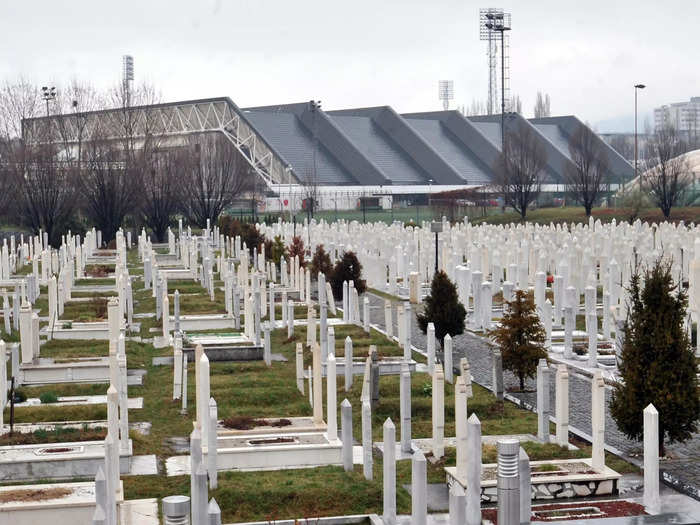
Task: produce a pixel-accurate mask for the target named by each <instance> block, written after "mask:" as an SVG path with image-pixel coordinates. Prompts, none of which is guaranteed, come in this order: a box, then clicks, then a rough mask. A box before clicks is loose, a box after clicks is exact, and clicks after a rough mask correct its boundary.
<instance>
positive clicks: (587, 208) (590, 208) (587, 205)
mask: <svg viewBox="0 0 700 525" xmlns="http://www.w3.org/2000/svg"><path fill="white" fill-rule="evenodd" d="M584 208H585V209H586V217H590V216H591V212H592V210H593V204H592V203H591V204H586V205H585V206H584Z"/></svg>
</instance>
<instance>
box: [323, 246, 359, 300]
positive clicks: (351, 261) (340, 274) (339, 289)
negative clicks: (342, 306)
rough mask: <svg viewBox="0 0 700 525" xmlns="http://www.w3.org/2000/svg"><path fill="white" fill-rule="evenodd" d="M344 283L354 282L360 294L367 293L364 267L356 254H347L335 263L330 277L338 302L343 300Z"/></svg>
mask: <svg viewBox="0 0 700 525" xmlns="http://www.w3.org/2000/svg"><path fill="white" fill-rule="evenodd" d="M343 281H353V282H354V284H355V288H356V289H357V293H358V294H363V293H365V290H366V289H367V285H366V284H365V281H364V280H363V279H362V265H361V264H360V261H359V260H358V259H357V256H356V255H355V253H354V252H345V253H343V257H342V258H341V259H340V260H339V261H338V262H336V263H335V266H334V267H333V271H332V272H331V275H330V282H331V289H332V290H333V297H335V298H336V299H337V300H340V299H342V298H343Z"/></svg>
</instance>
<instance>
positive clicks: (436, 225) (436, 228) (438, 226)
mask: <svg viewBox="0 0 700 525" xmlns="http://www.w3.org/2000/svg"><path fill="white" fill-rule="evenodd" d="M430 231H432V232H433V233H434V234H435V274H437V273H438V234H439V233H440V232H441V231H442V222H438V221H435V222H433V223H431V224H430Z"/></svg>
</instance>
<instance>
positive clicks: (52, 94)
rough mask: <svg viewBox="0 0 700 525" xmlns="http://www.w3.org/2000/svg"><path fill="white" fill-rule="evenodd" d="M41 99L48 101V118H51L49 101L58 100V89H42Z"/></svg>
mask: <svg viewBox="0 0 700 525" xmlns="http://www.w3.org/2000/svg"><path fill="white" fill-rule="evenodd" d="M41 98H43V99H44V100H45V101H46V116H47V117H48V116H49V101H50V100H55V99H56V88H55V87H53V86H51V87H48V86H44V87H42V88H41Z"/></svg>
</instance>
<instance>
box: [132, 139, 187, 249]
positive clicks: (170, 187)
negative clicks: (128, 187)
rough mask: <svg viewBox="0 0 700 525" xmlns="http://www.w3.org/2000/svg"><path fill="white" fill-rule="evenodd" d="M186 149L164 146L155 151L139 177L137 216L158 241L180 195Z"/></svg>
mask: <svg viewBox="0 0 700 525" xmlns="http://www.w3.org/2000/svg"><path fill="white" fill-rule="evenodd" d="M185 155H186V150H185V151H183V150H182V149H179V148H168V149H163V150H158V151H155V152H154V154H153V155H152V157H151V159H152V160H151V164H150V167H149V168H148V169H147V170H146V172H145V173H144V176H143V191H142V195H141V216H142V218H143V222H144V223H145V224H146V226H148V227H149V228H151V230H152V231H153V234H154V235H155V236H156V238H157V239H158V241H160V242H162V241H164V240H165V234H166V232H167V231H168V226H170V224H171V222H172V220H173V217H174V215H175V214H176V213H177V211H178V209H179V205H180V199H181V196H182V191H183V188H182V180H183V179H184V178H185V177H184V174H185V169H186V168H185V166H186V159H185V158H184V156H185Z"/></svg>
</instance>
